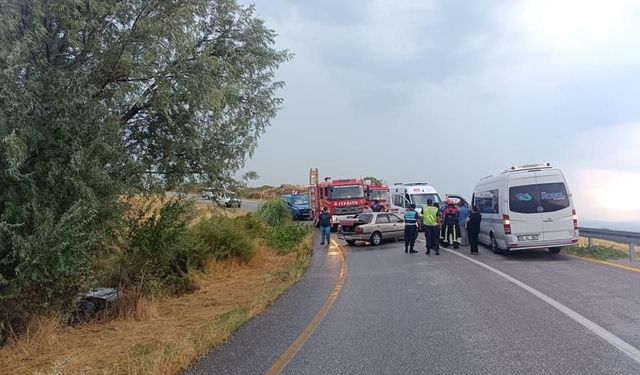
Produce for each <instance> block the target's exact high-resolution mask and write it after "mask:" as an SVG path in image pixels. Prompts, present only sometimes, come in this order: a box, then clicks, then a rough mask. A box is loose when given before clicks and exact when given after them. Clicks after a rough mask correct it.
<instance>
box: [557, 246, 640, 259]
mask: <svg viewBox="0 0 640 375" xmlns="http://www.w3.org/2000/svg"><path fill="white" fill-rule="evenodd" d="M562 252H563V253H564V254H567V255H573V256H578V257H582V258H589V259H598V260H619V259H625V258H627V257H628V256H629V255H628V253H627V252H626V251H623V250H621V249H619V248H617V247H612V246H602V245H594V246H593V247H586V246H574V247H567V248H565V249H564V250H562Z"/></svg>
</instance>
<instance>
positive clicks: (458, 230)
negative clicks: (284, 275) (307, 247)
mask: <svg viewBox="0 0 640 375" xmlns="http://www.w3.org/2000/svg"><path fill="white" fill-rule="evenodd" d="M384 210H385V207H384V206H383V205H381V204H380V202H378V201H374V203H373V205H372V206H371V207H370V208H369V207H368V208H367V209H365V211H364V212H382V211H384ZM481 220H482V215H480V211H479V209H478V207H476V206H473V207H472V208H471V210H469V208H468V207H467V205H465V204H464V203H463V202H462V201H460V202H459V203H458V204H457V205H456V203H455V202H454V201H453V200H452V199H447V201H446V205H445V206H444V207H442V208H440V205H439V204H438V202H434V201H433V200H431V199H429V200H427V205H426V206H425V207H424V208H423V210H422V215H420V214H419V213H418V211H416V205H415V204H411V205H410V206H409V208H408V209H407V211H406V212H405V213H404V252H405V253H411V254H415V253H417V251H416V250H415V249H414V247H415V243H416V239H417V238H418V231H419V230H420V228H424V236H425V240H426V242H427V245H426V246H427V251H426V254H427V255H428V254H431V250H433V251H434V252H435V254H436V255H440V244H441V243H442V246H444V247H448V246H449V245H452V246H453V247H454V248H455V249H457V248H458V247H459V246H460V245H463V246H466V245H469V246H470V251H471V254H478V234H479V233H480V221H481ZM318 225H319V227H320V234H321V237H320V238H321V242H320V245H324V244H325V243H327V244H329V239H330V235H331V214H330V213H329V211H328V210H327V207H323V208H322V213H320V215H319V217H318Z"/></svg>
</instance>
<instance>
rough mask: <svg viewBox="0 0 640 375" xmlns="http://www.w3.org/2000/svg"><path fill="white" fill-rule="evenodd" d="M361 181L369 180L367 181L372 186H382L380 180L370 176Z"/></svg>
mask: <svg viewBox="0 0 640 375" xmlns="http://www.w3.org/2000/svg"><path fill="white" fill-rule="evenodd" d="M363 180H369V181H371V183H372V184H373V185H383V184H384V180H381V179H379V178H376V177H372V176H369V177H365V178H363Z"/></svg>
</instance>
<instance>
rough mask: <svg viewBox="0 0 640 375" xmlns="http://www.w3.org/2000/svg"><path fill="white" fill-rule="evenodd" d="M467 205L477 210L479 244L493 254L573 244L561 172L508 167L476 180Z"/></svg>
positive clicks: (573, 220) (572, 217)
mask: <svg viewBox="0 0 640 375" xmlns="http://www.w3.org/2000/svg"><path fill="white" fill-rule="evenodd" d="M471 201H472V204H473V205H475V206H477V207H478V208H479V209H480V213H481V214H482V221H481V224H480V235H479V238H478V239H479V241H480V242H481V243H483V244H486V245H488V246H490V247H491V249H492V250H493V251H494V252H495V253H498V252H501V251H511V250H522V249H537V248H548V249H549V252H550V253H553V254H557V253H559V252H560V250H561V249H562V248H563V247H565V246H575V245H576V244H577V243H578V221H577V216H576V210H575V208H574V206H573V201H572V198H571V193H570V191H569V187H568V186H567V182H566V180H565V178H564V175H563V174H562V171H561V170H560V169H557V168H552V167H551V165H550V164H549V163H545V164H528V165H522V166H513V167H511V168H509V169H507V170H505V171H504V172H502V173H501V174H499V175H497V176H488V177H485V178H483V179H482V180H480V182H478V184H477V185H476V186H475V188H474V190H473V197H472V200H471Z"/></svg>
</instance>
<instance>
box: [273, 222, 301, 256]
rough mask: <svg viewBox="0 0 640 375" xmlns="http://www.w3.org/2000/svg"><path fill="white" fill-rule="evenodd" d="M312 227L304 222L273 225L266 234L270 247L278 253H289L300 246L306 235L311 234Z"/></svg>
mask: <svg viewBox="0 0 640 375" xmlns="http://www.w3.org/2000/svg"><path fill="white" fill-rule="evenodd" d="M309 230H310V227H308V226H306V225H304V224H297V225H292V224H288V225H282V226H278V227H271V228H269V230H268V231H267V234H266V238H265V240H266V242H267V245H268V246H269V247H271V248H272V249H274V250H276V251H277V252H278V254H287V253H289V252H291V251H292V250H294V249H295V248H296V246H298V245H299V244H300V243H301V242H302V240H304V237H305V236H306V235H307V234H309Z"/></svg>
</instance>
